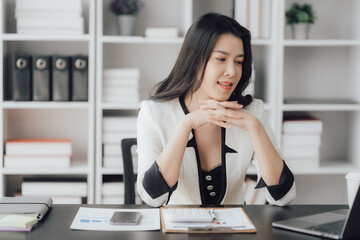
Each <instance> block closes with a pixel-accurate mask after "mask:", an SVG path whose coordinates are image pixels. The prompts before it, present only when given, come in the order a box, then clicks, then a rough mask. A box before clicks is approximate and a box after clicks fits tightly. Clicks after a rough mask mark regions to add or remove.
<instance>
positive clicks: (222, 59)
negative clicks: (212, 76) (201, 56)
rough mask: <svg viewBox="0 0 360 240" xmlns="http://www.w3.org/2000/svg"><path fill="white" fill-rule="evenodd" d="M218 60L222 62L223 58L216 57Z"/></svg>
mask: <svg viewBox="0 0 360 240" xmlns="http://www.w3.org/2000/svg"><path fill="white" fill-rule="evenodd" d="M216 59H217V60H218V61H221V62H224V61H225V58H216Z"/></svg>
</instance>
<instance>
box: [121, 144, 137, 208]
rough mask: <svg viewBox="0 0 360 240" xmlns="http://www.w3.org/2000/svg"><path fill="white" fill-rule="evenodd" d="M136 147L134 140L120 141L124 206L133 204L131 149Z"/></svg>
mask: <svg viewBox="0 0 360 240" xmlns="http://www.w3.org/2000/svg"><path fill="white" fill-rule="evenodd" d="M133 145H137V139H136V138H124V139H122V140H121V152H122V158H123V165H124V174H123V176H124V178H123V179H124V185H125V202H124V203H125V204H135V182H136V176H135V174H134V168H133V161H132V155H131V147H132V146H133Z"/></svg>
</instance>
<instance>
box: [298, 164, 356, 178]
mask: <svg viewBox="0 0 360 240" xmlns="http://www.w3.org/2000/svg"><path fill="white" fill-rule="evenodd" d="M323 162H326V163H323ZM354 169H359V167H358V166H356V165H354V164H351V163H344V162H341V161H331V160H329V161H322V160H321V163H320V166H319V167H317V168H305V167H298V168H296V169H293V173H294V174H298V175H310V174H322V175H326V174H343V175H345V174H346V173H347V172H349V171H351V170H354Z"/></svg>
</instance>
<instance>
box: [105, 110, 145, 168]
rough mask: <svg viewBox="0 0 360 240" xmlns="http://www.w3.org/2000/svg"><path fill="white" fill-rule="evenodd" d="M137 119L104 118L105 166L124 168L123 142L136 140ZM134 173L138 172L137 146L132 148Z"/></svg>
mask: <svg viewBox="0 0 360 240" xmlns="http://www.w3.org/2000/svg"><path fill="white" fill-rule="evenodd" d="M136 122H137V118H136V117H125V116H124V117H104V118H103V144H104V150H103V165H104V167H120V168H123V160H122V152H121V140H122V139H124V138H136ZM131 153H132V160H133V166H134V171H135V172H136V171H137V162H138V161H137V154H136V146H135V145H134V146H133V147H132V148H131Z"/></svg>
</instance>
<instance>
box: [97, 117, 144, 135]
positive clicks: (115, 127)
mask: <svg viewBox="0 0 360 240" xmlns="http://www.w3.org/2000/svg"><path fill="white" fill-rule="evenodd" d="M136 125H137V117H125V116H123V117H104V118H103V131H123V132H134V131H136Z"/></svg>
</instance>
